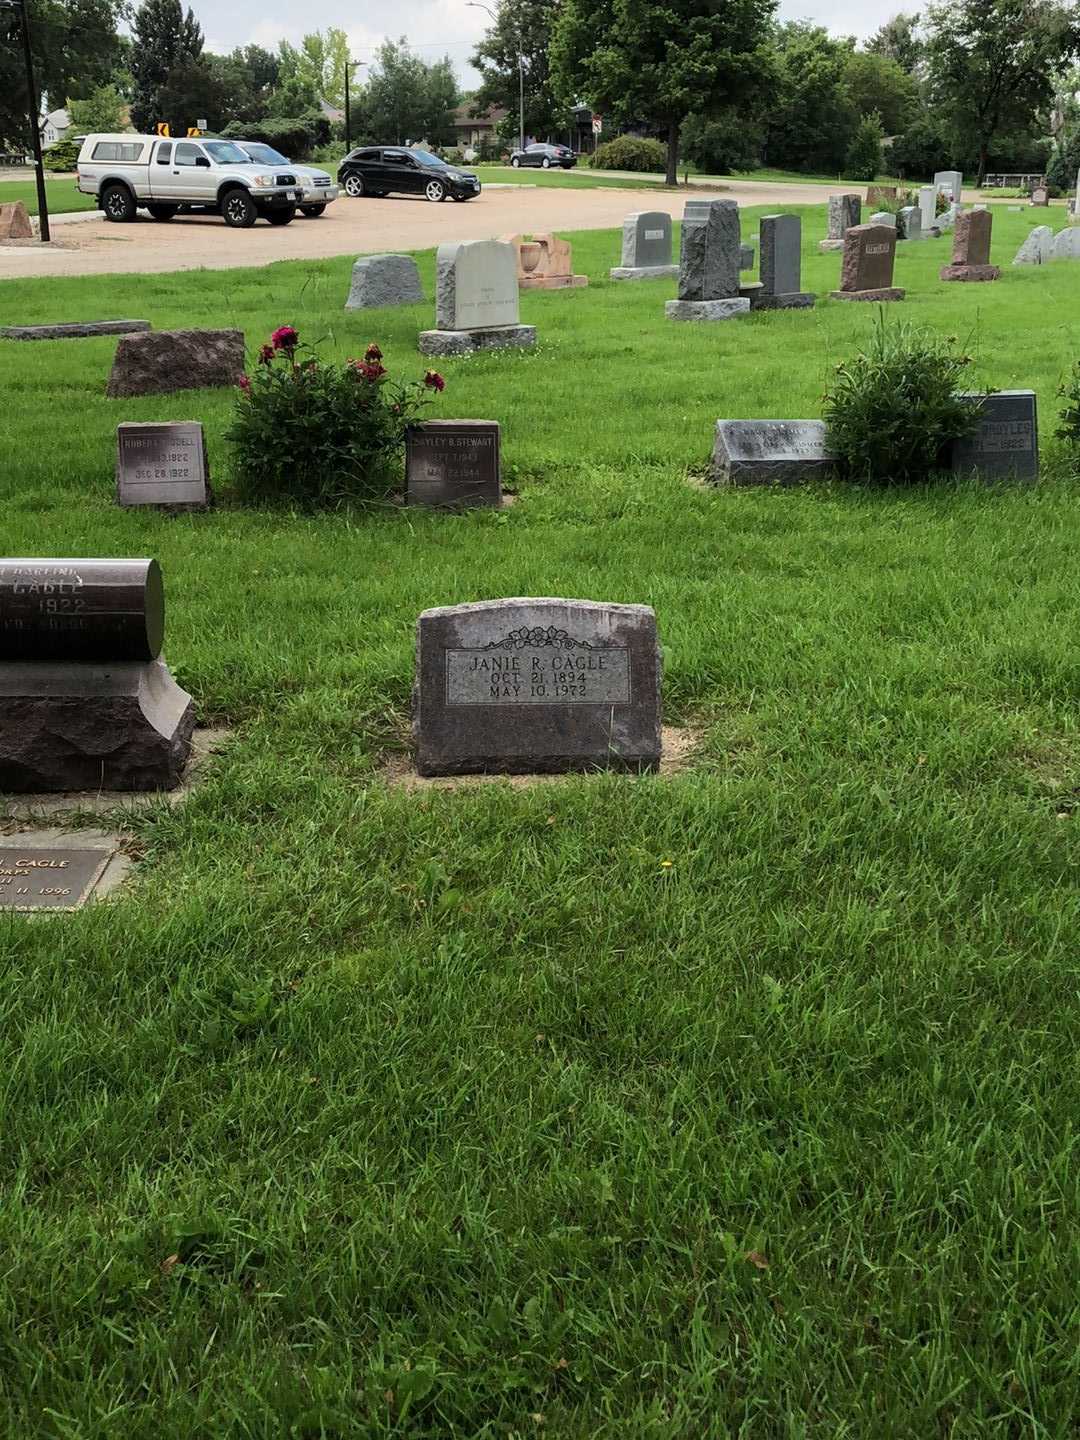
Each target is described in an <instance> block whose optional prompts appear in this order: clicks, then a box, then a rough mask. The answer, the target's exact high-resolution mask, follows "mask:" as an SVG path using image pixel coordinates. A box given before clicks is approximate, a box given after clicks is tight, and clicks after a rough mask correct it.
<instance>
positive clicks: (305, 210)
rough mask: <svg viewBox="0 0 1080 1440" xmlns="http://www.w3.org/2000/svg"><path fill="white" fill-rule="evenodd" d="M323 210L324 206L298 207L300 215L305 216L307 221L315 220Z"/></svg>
mask: <svg viewBox="0 0 1080 1440" xmlns="http://www.w3.org/2000/svg"><path fill="white" fill-rule="evenodd" d="M325 209H326V206H325V205H301V207H300V210H301V213H302V214H304V215H306V216H307V217H308V219H309V220H315V219H317V218H318V217H319V216H320V215H321V214H322V213H323V211H324V210H325Z"/></svg>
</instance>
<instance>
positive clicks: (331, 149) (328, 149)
mask: <svg viewBox="0 0 1080 1440" xmlns="http://www.w3.org/2000/svg"><path fill="white" fill-rule="evenodd" d="M344 159H345V141H344V140H331V141H330V144H329V145H320V146H319V148H318V149H317V150H316V151H314V152H313V153H312V156H311V163H312V164H313V165H321V166H322V168H323V169H324V170H329V171H330V172H331V174H332V173H333V172H334V171H336V170H337V167H338V166H339V165H340V164H341V162H342V160H344Z"/></svg>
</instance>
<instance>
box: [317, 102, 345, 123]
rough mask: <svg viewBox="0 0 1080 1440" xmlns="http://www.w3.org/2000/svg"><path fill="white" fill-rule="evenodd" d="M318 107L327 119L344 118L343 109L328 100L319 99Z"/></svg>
mask: <svg viewBox="0 0 1080 1440" xmlns="http://www.w3.org/2000/svg"><path fill="white" fill-rule="evenodd" d="M319 109H320V110H321V111H322V113H323V114H324V115H325V116H326V118H327V119H328V120H344V119H345V111H344V110H339V109H338V107H337V106H336V105H331V104H330V101H329V100H320V101H319Z"/></svg>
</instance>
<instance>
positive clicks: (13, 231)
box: [0, 200, 34, 240]
mask: <svg viewBox="0 0 1080 1440" xmlns="http://www.w3.org/2000/svg"><path fill="white" fill-rule="evenodd" d="M33 238H34V227H33V225H31V223H30V213H29V211H28V210H27V208H26V206H25V205H24V204H23V203H22V201H21V200H16V201H15V203H14V204H13V205H0V240H32V239H33Z"/></svg>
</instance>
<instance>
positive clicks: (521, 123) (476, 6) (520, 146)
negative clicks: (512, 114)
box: [465, 0, 525, 150]
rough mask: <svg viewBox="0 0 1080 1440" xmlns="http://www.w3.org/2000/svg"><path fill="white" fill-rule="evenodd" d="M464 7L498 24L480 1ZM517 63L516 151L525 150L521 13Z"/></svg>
mask: <svg viewBox="0 0 1080 1440" xmlns="http://www.w3.org/2000/svg"><path fill="white" fill-rule="evenodd" d="M465 4H466V7H467V8H468V9H470V10H485V11H487V13H488V14H489V15H490V16H491V18H492V20H494V21H495V23H496V25H497V24H498V23H499V17H498V16H497V15H496V14H495V11H494V10H492V9H491V8H490V6H488V5H482V4H481V3H480V0H465ZM517 62H518V149H519V150H524V149H525V55H524V51H523V48H522V43H521V12H520V11H519V12H518V25H517Z"/></svg>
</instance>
